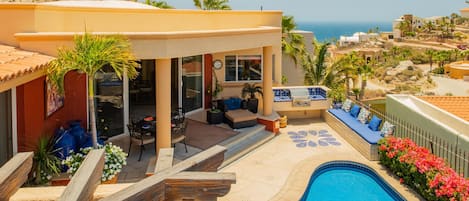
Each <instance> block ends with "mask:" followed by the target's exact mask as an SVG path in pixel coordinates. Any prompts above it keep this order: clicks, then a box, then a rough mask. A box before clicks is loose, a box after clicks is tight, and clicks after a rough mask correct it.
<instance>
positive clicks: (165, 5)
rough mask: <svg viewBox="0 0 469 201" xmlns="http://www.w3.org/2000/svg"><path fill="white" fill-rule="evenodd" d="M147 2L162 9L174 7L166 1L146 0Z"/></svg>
mask: <svg viewBox="0 0 469 201" xmlns="http://www.w3.org/2000/svg"><path fill="white" fill-rule="evenodd" d="M145 4H147V5H150V6H154V7H157V8H162V9H171V8H174V7H172V6H170V5H169V4H168V3H167V2H166V1H154V0H145Z"/></svg>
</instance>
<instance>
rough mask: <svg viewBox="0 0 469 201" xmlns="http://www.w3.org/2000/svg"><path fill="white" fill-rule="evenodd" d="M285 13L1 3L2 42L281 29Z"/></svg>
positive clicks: (0, 38)
mask: <svg viewBox="0 0 469 201" xmlns="http://www.w3.org/2000/svg"><path fill="white" fill-rule="evenodd" d="M281 17H282V12H281V11H262V12H261V11H202V10H180V9H127V8H112V9H109V8H80V7H63V6H55V5H44V4H13V3H0V19H9V20H7V21H4V20H2V21H3V22H2V25H3V23H8V24H7V25H8V27H9V30H8V31H7V32H6V31H0V41H6V43H7V44H14V43H15V40H13V38H12V37H11V36H12V34H11V33H23V32H26V33H28V32H83V31H85V30H87V31H90V32H177V31H194V30H221V29H238V28H256V27H259V26H271V27H281Z"/></svg>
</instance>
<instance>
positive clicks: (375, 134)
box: [328, 109, 382, 144]
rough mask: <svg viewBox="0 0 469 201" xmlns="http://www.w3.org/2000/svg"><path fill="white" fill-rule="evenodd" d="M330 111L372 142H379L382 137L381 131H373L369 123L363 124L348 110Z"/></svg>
mask: <svg viewBox="0 0 469 201" xmlns="http://www.w3.org/2000/svg"><path fill="white" fill-rule="evenodd" d="M328 111H329V113H331V114H332V115H334V116H335V117H337V119H339V120H340V121H342V122H343V123H344V124H345V125H347V126H348V127H349V128H350V129H352V130H353V131H355V132H356V133H357V134H358V135H359V136H360V137H362V138H363V139H364V140H365V141H367V142H368V143H370V144H377V143H378V141H379V140H380V139H381V138H382V136H381V135H380V131H372V130H371V129H370V128H368V124H362V123H360V122H359V121H358V120H357V119H355V118H354V117H352V116H351V115H350V114H349V113H348V112H345V111H343V110H342V109H329V110H328Z"/></svg>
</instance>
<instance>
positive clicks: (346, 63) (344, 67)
mask: <svg viewBox="0 0 469 201" xmlns="http://www.w3.org/2000/svg"><path fill="white" fill-rule="evenodd" d="M359 62H360V56H359V55H358V54H357V52H355V51H352V52H351V53H349V54H347V55H345V56H344V57H342V58H341V59H340V60H339V61H337V62H336V64H335V65H337V66H338V68H339V69H340V70H339V72H340V73H341V74H343V75H344V77H345V94H346V95H348V93H349V92H350V79H351V78H352V76H353V75H354V74H356V73H357V68H358V66H359Z"/></svg>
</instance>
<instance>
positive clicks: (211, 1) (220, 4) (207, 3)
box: [193, 0, 231, 10]
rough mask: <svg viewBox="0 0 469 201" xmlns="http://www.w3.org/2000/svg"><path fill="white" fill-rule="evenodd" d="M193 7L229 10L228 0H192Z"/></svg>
mask: <svg viewBox="0 0 469 201" xmlns="http://www.w3.org/2000/svg"><path fill="white" fill-rule="evenodd" d="M193 1H194V5H195V7H197V8H198V9H201V10H231V7H230V5H228V0H193Z"/></svg>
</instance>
